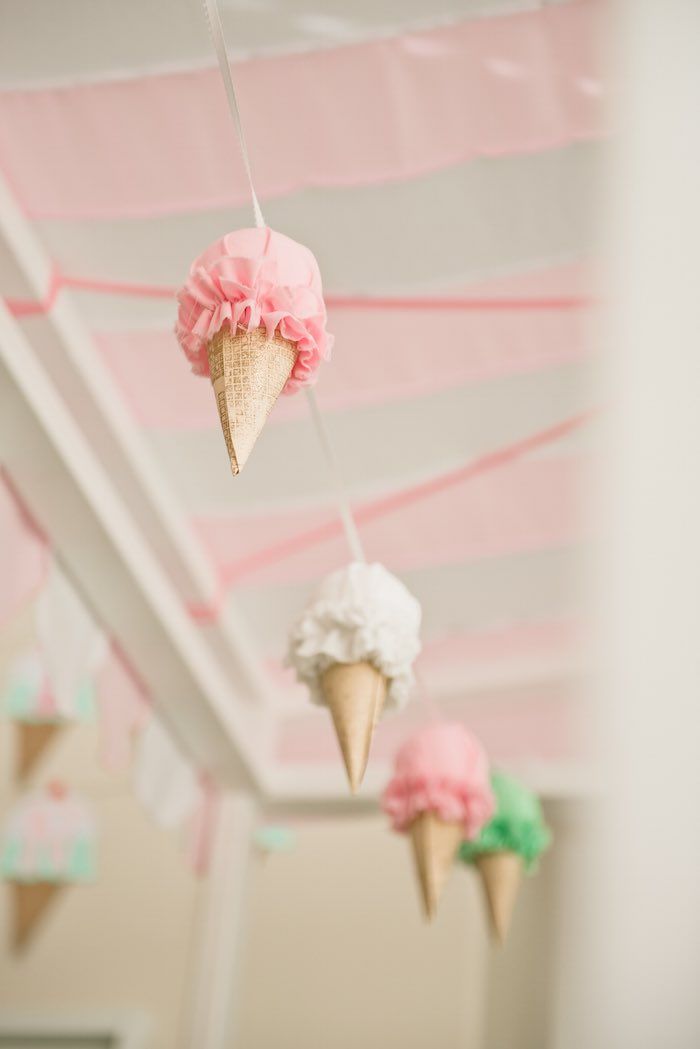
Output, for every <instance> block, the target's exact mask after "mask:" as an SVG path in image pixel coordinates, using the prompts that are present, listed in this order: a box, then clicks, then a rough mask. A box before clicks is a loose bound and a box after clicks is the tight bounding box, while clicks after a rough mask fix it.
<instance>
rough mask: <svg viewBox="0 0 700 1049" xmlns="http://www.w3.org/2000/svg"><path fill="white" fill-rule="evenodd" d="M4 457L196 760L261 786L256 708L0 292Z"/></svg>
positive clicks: (0, 441) (0, 453)
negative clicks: (186, 603)
mask: <svg viewBox="0 0 700 1049" xmlns="http://www.w3.org/2000/svg"><path fill="white" fill-rule="evenodd" d="M0 458H1V459H2V462H3V463H4V465H5V466H6V467H7V469H8V470H9V472H10V474H11V476H12V478H13V480H14V481H15V483H16V484H17V487H18V489H19V491H20V493H21V495H22V497H23V498H24V499H26V502H27V504H28V506H29V508H30V510H31V511H32V513H33V514H34V515H35V516H36V519H37V521H38V522H39V524H40V525H41V526H42V527H43V528H44V529H45V530H46V533H47V534H48V535H50V536H51V541H52V543H53V547H54V550H55V552H56V555H57V557H58V558H59V559H60V561H61V563H62V564H63V566H64V567H65V569H66V571H67V572H68V573H69V575H70V577H71V578H72V579H73V581H74V582H75V583H76V585H77V586H78V587H79V589H80V591H81V592H82V594H83V596H84V598H85V599H86V601H87V602H88V604H89V605H90V606H91V608H92V609H93V611H94V613H95V615H96V616H97V618H98V619H99V621H100V622H101V623H102V624H103V626H104V627H105V628H106V629H107V630H108V631H109V632H110V633H111V634H112V635H113V636H114V637H116V639H117V640H118V641H119V642H120V644H121V645H122V646H123V648H124V651H125V652H126V654H127V655H128V656H129V658H130V659H131V660H132V661H133V663H134V666H135V667H136V668H137V669H138V670H139V672H140V673H141V675H142V676H143V679H144V681H145V683H146V685H147V687H148V689H149V692H150V695H151V698H152V699H153V702H154V705H155V707H156V709H157V711H158V713H159V715H160V716H161V717H162V718H163V720H164V722H165V723H166V724H167V726H168V727H169V728H170V730H171V731H172V732H173V733H174V735H175V737H176V739H177V740H178V741H179V743H180V745H181V747H182V748H183V750H184V752H185V753H187V754H188V755H189V756H190V758H191V759H192V760H193V761H194V762H195V764H197V765H199V766H201V767H204V768H207V769H209V770H211V771H212V772H213V773H214V774H215V775H217V777H219V778H220V779H221V780H223V781H224V782H227V783H231V784H233V785H239V786H240V785H244V786H247V787H251V788H254V789H257V788H260V787H261V786H263V787H264V783H265V775H264V771H263V763H262V760H261V752H260V750H259V748H258V747H257V746H256V735H255V732H256V726H255V724H254V721H253V719H252V714H253V711H251V710H250V709H248V710H246V709H245V708H243V707H242V706H241V705H240V704H237V703H236V702H235V700H234V696H233V694H232V689H231V686H230V684H229V682H228V680H227V678H226V676H225V674H224V673H223V672H222V669H221V667H220V665H219V664H218V662H217V661H216V659H215V658H214V656H213V655H212V653H211V652H210V650H209V649H208V647H207V645H206V644H205V642H204V640H203V639H202V637H201V636H200V635H199V633H198V631H197V628H196V627H195V626H194V625H193V623H192V622H191V620H190V618H189V616H188V614H187V613H186V611H185V609H184V608H183V604H182V601H181V600H180V598H179V596H178V594H177V593H176V592H175V590H174V589H173V586H172V584H171V582H170V581H169V580H168V578H167V576H166V574H165V573H164V572H163V569H162V568H161V566H160V564H159V563H158V561H157V560H156V558H155V556H154V554H153V552H152V551H151V549H150V548H149V546H148V544H147V543H146V542H145V541H144V539H143V537H142V535H141V533H140V531H139V529H138V527H137V525H136V523H135V522H134V520H133V518H132V516H131V514H130V513H129V511H128V510H127V508H126V506H125V505H124V503H123V502H122V500H121V499H120V497H119V494H118V493H117V491H116V489H115V488H114V486H113V484H112V482H111V480H110V478H109V476H108V473H107V471H106V470H105V469H104V467H103V465H102V464H101V463H100V461H99V460H98V458H97V456H96V455H95V452H94V450H93V449H92V447H91V446H90V444H89V443H88V441H87V440H86V439H85V436H84V435H83V434H82V432H81V431H80V429H79V428H78V426H77V424H76V422H75V420H74V418H73V417H72V415H71V413H70V412H69V411H68V410H67V408H66V406H65V405H64V403H63V401H62V400H61V398H60V397H59V395H58V393H57V391H56V390H55V388H54V387H53V384H52V383H51V381H50V379H49V378H48V376H47V375H46V374H45V372H44V370H43V368H42V367H41V365H40V364H39V362H38V361H37V359H36V356H35V354H34V352H33V350H32V348H31V347H30V346H29V344H28V343H27V341H26V339H25V338H24V336H23V334H22V332H21V331H20V329H19V327H18V326H17V324H16V322H15V321H14V319H13V318H12V317H11V315H10V313H9V311H8V310H7V308H6V306H5V304H4V303H3V302H0Z"/></svg>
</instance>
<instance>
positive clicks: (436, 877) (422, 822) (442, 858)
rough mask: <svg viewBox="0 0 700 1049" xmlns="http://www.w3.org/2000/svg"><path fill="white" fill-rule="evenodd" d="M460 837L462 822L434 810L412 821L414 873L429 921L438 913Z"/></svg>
mask: <svg viewBox="0 0 700 1049" xmlns="http://www.w3.org/2000/svg"><path fill="white" fill-rule="evenodd" d="M463 836H464V828H463V826H462V824H461V823H451V822H450V823H447V822H445V821H444V820H441V819H440V817H439V816H436V815H435V813H433V812H424V813H422V815H420V816H418V817H417V818H416V819H415V820H414V821H413V823H412V824H411V840H412V842H413V855H414V859H415V862H416V873H417V874H418V884H419V885H420V891H421V897H422V900H423V907H424V909H425V914H426V917H427V919H428V921H432V920H433V918H434V917H435V915H436V914H437V908H438V903H439V902H440V896H441V895H442V890H443V889H444V887H445V884H446V883H447V878H448V876H449V873H450V871H451V870H452V866H453V864H454V861H455V856H456V855H457V849H458V848H459V845H460V842H461V840H462V838H463Z"/></svg>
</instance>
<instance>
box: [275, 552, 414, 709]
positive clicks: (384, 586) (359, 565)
mask: <svg viewBox="0 0 700 1049" xmlns="http://www.w3.org/2000/svg"><path fill="white" fill-rule="evenodd" d="M420 623H421V607H420V605H419V603H418V601H417V600H416V599H415V597H414V596H413V595H412V594H411V593H410V592H409V591H408V590H407V589H406V587H405V586H404V584H403V583H402V582H401V580H400V579H397V578H396V576H393V575H392V574H391V573H390V572H388V571H387V570H386V568H384V566H383V565H380V564H365V563H364V562H359V561H356V562H353V563H352V564H350V565H348V566H347V568H343V569H341V570H340V571H338V572H333V573H332V574H331V575H329V576H326V578H325V579H324V580H323V581H322V582H321V585H320V586H319V587H318V589H317V591H316V593H315V594H314V596H313V598H312V600H311V602H310V603H309V605H308V606H307V608H306V609H305V611H304V612H303V613H302V615H301V616H300V618H299V619H298V621H297V622H296V623H295V625H294V626H293V627H292V629H291V632H290V636H289V651H288V655H287V662H288V664H289V665H290V666H292V667H294V669H295V670H296V672H297V677H298V678H299V680H300V681H302V682H303V683H304V684H306V685H308V687H309V690H310V692H311V699H312V700H313V701H314V702H315V703H323V702H324V697H323V693H322V691H321V683H320V682H321V677H322V675H323V673H324V672H325V671H326V670H327V669H328V667H329V666H331V665H333V664H334V663H358V662H363V661H366V662H369V663H373V664H374V666H376V668H377V669H378V670H380V671H381V672H382V673H383V674H384V675H385V677H386V678H388V679H389V688H388V692H387V701H386V707H387V709H391V708H392V707H401V706H403V705H404V703H405V702H406V700H407V699H408V696H409V692H410V689H411V686H412V685H413V680H414V678H413V670H412V663H413V661H414V659H415V658H416V656H417V655H418V653H419V651H420V639H419V636H418V633H419V630H420Z"/></svg>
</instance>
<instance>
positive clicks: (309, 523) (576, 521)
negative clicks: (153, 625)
mask: <svg viewBox="0 0 700 1049" xmlns="http://www.w3.org/2000/svg"><path fill="white" fill-rule="evenodd" d="M583 468H584V464H583V461H582V460H581V459H580V458H572V457H571V456H570V455H567V456H552V457H543V458H537V457H533V458H524V459H522V460H520V461H516V462H513V463H510V464H509V465H507V466H505V467H503V468H502V469H500V470H494V471H490V472H486V473H483V474H481V475H477V476H476V477H474V478H473V479H472V481H471V483H470V484H468V485H459V484H457V485H455V486H450V487H446V488H444V489H443V490H441V491H438V492H437V493H436V494H434V495H432V497H431V498H428V499H422V500H417V501H415V502H412V503H409V504H408V505H407V506H406V507H405V508H404V509H403V511H402V513H401V516H400V518H399V519H398V520H397V519H396V517H395V516H394V515H393V514H391V513H388V514H387V515H378V516H376V517H375V518H373V519H372V520H370V521H368V522H367V523H366V524H365V525H364V526H363V528H362V539H363V543H364V546H365V550H366V553H367V557H368V558H369V559H370V560H372V561H374V560H376V561H381V562H383V563H386V564H388V565H391V567H392V569H395V570H396V571H407V570H411V569H419V568H427V567H436V566H439V565H446V564H461V563H463V562H465V561H472V560H477V559H480V558H485V557H502V556H506V555H509V554H516V553H521V552H525V551H535V550H541V549H546V548H550V547H553V546H562V545H566V544H569V543H573V542H577V541H580V540H582V539H583V538H584V537H585V531H586V530H585V526H584V524H583V520H584V519H583V514H582V512H581V506H580V502H581V476H582V471H583ZM336 518H337V513H336V511H335V510H334V509H333V508H331V507H329V508H326V509H321V510H299V511H293V510H286V511H285V512H284V513H280V514H272V513H269V512H268V513H265V514H260V515H239V516H236V517H230V518H226V517H222V516H217V517H211V518H202V517H200V518H197V519H196V520H195V522H194V524H195V529H196V531H197V533H198V535H199V537H200V538H201V540H202V542H203V544H204V546H205V548H206V549H207V550H208V551H209V553H210V555H211V557H212V559H213V561H214V562H215V564H216V565H217V566H218V568H219V571H220V573H221V577H222V579H223V580H224V581H225V582H226V583H227V584H228V585H231V586H235V587H237V588H240V587H241V586H265V585H267V586H283V585H287V584H294V583H299V582H305V581H307V580H309V579H314V578H316V577H317V576H319V575H323V574H324V573H326V572H329V571H332V570H333V569H334V568H337V567H338V566H339V565H342V564H344V563H345V562H346V561H347V550H346V547H345V544H344V541H343V537H342V535H340V534H339V533H338V532H337V531H336V532H335V534H333V535H331V536H329V537H327V538H326V539H325V540H324V539H321V540H320V541H319V542H313V543H311V542H310V543H308V544H304V545H300V547H299V548H298V549H294V548H292V549H291V550H290V552H289V554H288V556H281V557H275V556H271V552H272V553H274V551H275V550H277V549H278V548H279V549H280V551H282V549H283V548H284V545H285V542H286V541H287V540H288V539H289V537H290V536H297V535H313V534H314V533H315V532H317V531H318V530H319V529H321V530H322V529H323V527H324V525H332V524H333V523H334V522H335V521H336ZM232 550H235V551H236V560H235V561H231V551H232Z"/></svg>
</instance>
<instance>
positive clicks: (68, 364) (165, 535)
mask: <svg viewBox="0 0 700 1049" xmlns="http://www.w3.org/2000/svg"><path fill="white" fill-rule="evenodd" d="M0 257H1V258H2V261H3V269H2V274H3V291H4V293H5V294H8V295H9V294H15V295H20V294H21V295H23V296H27V295H28V296H29V297H31V298H33V299H35V300H36V301H37V302H40V301H41V300H42V299H43V298H44V297H45V296H46V293H47V289H48V288H49V285H50V279H51V273H52V265H51V262H50V260H49V259H48V258H47V256H46V253H45V252H44V250H43V248H42V246H41V244H40V243H39V241H38V240H37V237H36V236H35V234H34V231H33V229H32V228H31V225H30V224H29V222H28V221H27V220H26V218H25V217H24V216H23V215H22V213H21V211H20V209H19V208H18V206H17V204H16V202H15V201H14V199H13V197H12V194H11V192H10V190H9V189H8V187H7V185H6V183H5V182H4V181H3V180H2V178H0ZM20 327H21V328H22V329H23V331H24V333H25V335H26V336H27V337H28V338H29V340H30V342H31V343H32V345H33V347H34V350H35V352H36V355H37V358H38V360H39V361H40V363H41V364H42V365H43V367H44V369H45V370H46V372H47V374H48V375H49V376H50V378H51V380H52V381H53V383H54V385H55V387H56V389H57V391H58V392H59V393H60V395H61V397H62V398H63V400H64V402H65V403H66V405H67V407H68V409H69V411H70V412H71V413H72V415H73V417H74V419H75V420H76V421H77V423H78V425H79V427H80V429H81V430H82V431H83V433H84V434H85V436H86V438H87V440H88V442H89V443H90V445H91V447H92V448H93V449H95V451H96V452H97V454H98V456H99V459H100V461H101V463H102V465H103V467H104V468H105V470H106V472H107V473H108V475H109V477H110V479H111V481H112V483H113V485H114V486H115V487H116V488H117V490H118V491H119V493H120V496H121V498H122V499H123V501H124V502H125V503H126V504H127V505H128V507H129V511H130V513H131V515H132V516H133V518H134V520H135V522H136V524H137V526H138V527H139V529H140V531H141V533H142V535H143V537H144V538H145V540H146V541H147V543H148V544H149V545H150V547H151V549H152V550H153V551H154V552H155V553H156V555H157V557H158V559H159V561H160V563H161V565H162V566H163V568H164V569H165V571H166V573H167V575H168V578H169V579H170V580H171V582H172V583H173V585H174V586H175V589H176V590H177V592H178V594H179V595H180V598H181V600H182V601H183V602H184V603H185V604H194V605H203V606H207V605H210V604H211V603H212V601H214V600H215V599H216V596H217V593H218V580H217V579H216V578H215V575H214V571H213V568H212V565H211V563H210V561H209V559H208V558H207V556H206V555H205V553H204V551H203V549H202V547H201V545H200V544H199V543H198V541H197V540H196V538H195V536H194V534H193V532H192V530H191V529H190V528H189V526H188V524H187V522H186V521H185V518H184V515H183V512H182V508H181V506H180V505H179V503H178V502H177V500H176V499H175V497H174V496H173V494H172V492H171V491H170V488H169V486H168V484H167V482H166V481H165V479H164V477H163V475H162V472H161V471H159V469H158V467H157V466H156V464H155V461H154V460H153V458H152V456H151V453H150V450H149V449H148V447H147V444H146V442H145V441H144V439H143V437H142V435H141V433H140V432H139V430H138V428H137V426H136V425H135V423H134V420H133V418H132V417H131V415H130V413H129V411H128V409H127V407H126V405H125V403H124V402H123V400H122V398H121V396H120V394H119V391H118V390H117V389H116V387H115V386H114V383H113V380H112V377H111V375H110V374H109V372H108V371H107V369H106V367H105V366H104V364H103V362H102V360H101V358H100V356H99V354H98V352H97V350H96V347H95V345H94V343H93V340H92V338H91V335H90V333H89V331H88V330H87V328H86V327H85V324H84V323H83V321H82V318H81V316H80V314H79V312H78V310H77V309H76V308H75V306H74V304H73V301H72V299H71V296H70V294H69V293H68V292H66V291H65V290H63V291H60V292H59V294H58V296H57V299H56V301H55V303H54V304H53V306H52V308H51V309H50V310H49V311H46V312H38V313H36V314H31V315H28V316H25V317H24V318H23V319H22V320H21V321H20ZM164 381H167V377H164ZM153 396H154V397H157V396H158V390H157V389H156V390H154V391H153ZM205 629H206V635H207V641H208V642H209V643H210V644H211V646H212V648H213V649H214V650H215V652H216V656H217V658H218V659H219V661H220V662H221V664H222V666H223V668H224V670H225V671H226V673H227V675H228V676H229V679H230V683H231V687H232V690H233V692H234V693H235V697H236V701H239V702H241V703H250V702H251V700H252V701H255V700H257V701H258V702H261V703H262V705H263V706H264V707H267V706H269V705H270V704H271V703H272V700H273V689H272V685H271V682H270V681H269V679H268V677H267V675H266V674H265V672H264V667H263V665H262V663H261V661H260V659H259V657H258V654H257V652H256V650H255V645H254V642H253V639H252V637H251V636H250V634H249V632H248V630H247V629H246V627H245V624H244V623H243V620H242V618H241V617H240V616H239V615H238V614H237V612H236V610H235V606H234V605H233V603H232V602H231V601H227V602H225V606H224V607H222V609H221V614H220V615H219V616H217V617H216V618H215V619H214V620H213V621H212V622H211V623H210V624H208V625H207V627H206V628H205ZM264 720H267V721H269V719H268V718H267V716H266V714H265V715H261V717H260V721H261V726H260V731H261V733H262V732H263V731H267V729H266V728H265V727H264V726H263V725H262V722H263V721H264Z"/></svg>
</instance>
